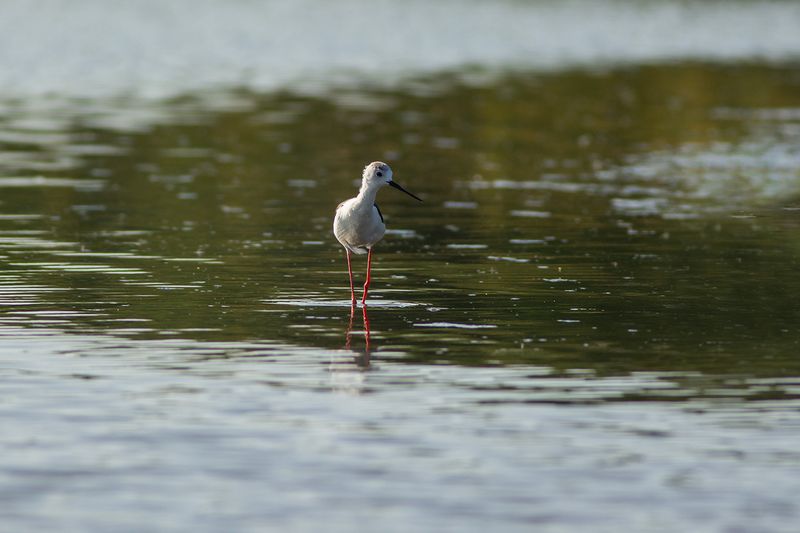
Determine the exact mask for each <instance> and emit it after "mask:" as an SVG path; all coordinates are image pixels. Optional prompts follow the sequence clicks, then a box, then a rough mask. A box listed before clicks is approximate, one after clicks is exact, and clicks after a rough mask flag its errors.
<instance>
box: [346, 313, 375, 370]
mask: <svg viewBox="0 0 800 533" xmlns="http://www.w3.org/2000/svg"><path fill="white" fill-rule="evenodd" d="M355 315H356V306H355V305H353V306H351V307H350V321H349V322H348V324H347V330H346V331H345V343H344V347H345V348H346V349H348V350H352V349H353V348H352V341H353V321H354V318H355ZM361 317H362V320H363V324H364V352H363V353H359V354H358V355H356V356H355V364H356V366H358V367H359V368H361V369H364V370H366V369H368V368H369V366H370V356H369V350H370V338H369V315H368V314H367V306H366V305H363V306H362V307H361Z"/></svg>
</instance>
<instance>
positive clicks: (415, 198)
mask: <svg viewBox="0 0 800 533" xmlns="http://www.w3.org/2000/svg"><path fill="white" fill-rule="evenodd" d="M389 185H391V186H392V187H394V188H395V189H397V190H398V191H403V192H404V193H406V194H407V195H409V196H410V197H411V198H413V199H414V200H417V201H420V202H421V201H422V198H417V197H416V196H414V195H413V194H411V193H410V192H408V191H407V190H405V189H404V188H402V187H401V186H400V184H399V183H397V182H396V181H390V182H389Z"/></svg>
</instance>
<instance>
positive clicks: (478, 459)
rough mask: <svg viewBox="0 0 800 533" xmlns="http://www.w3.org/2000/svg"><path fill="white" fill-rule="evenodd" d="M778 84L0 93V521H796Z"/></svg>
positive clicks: (791, 133)
mask: <svg viewBox="0 0 800 533" xmlns="http://www.w3.org/2000/svg"><path fill="white" fill-rule="evenodd" d="M799 72H800V71H798V69H797V66H796V65H794V64H775V65H771V66H765V65H763V64H752V65H739V66H726V65H722V64H713V63H712V64H709V63H681V64H674V65H662V66H639V67H628V68H617V69H603V70H597V71H587V70H576V71H567V72H559V73H551V74H542V73H529V72H525V71H517V72H513V73H508V74H506V75H502V76H499V77H488V76H483V75H482V72H481V71H480V70H477V69H476V70H475V71H474V72H472V71H464V72H453V73H451V74H448V73H441V74H437V75H431V76H427V77H418V78H414V79H411V80H408V81H406V82H403V83H402V84H400V85H397V86H396V87H394V88H392V89H387V88H385V87H369V86H366V87H363V88H361V89H357V90H356V89H346V90H345V89H342V90H338V91H336V90H334V91H332V92H331V93H330V94H328V95H326V96H324V97H323V96H308V95H302V94H298V93H293V92H291V91H285V92H271V93H260V94H259V93H253V92H250V91H246V90H239V91H237V90H225V91H215V92H207V93H202V94H194V95H190V96H184V97H177V98H173V99H171V100H166V101H165V100H159V101H146V100H140V99H125V98H118V99H95V100H88V99H87V100H81V99H74V100H65V99H59V98H55V97H53V98H48V97H41V98H36V99H30V100H13V101H7V102H5V103H4V104H3V106H2V109H0V189H2V194H1V195H0V265H1V267H2V271H0V302H2V307H1V308H0V328H2V335H3V337H2V339H0V377H1V378H0V387H1V388H2V391H3V392H2V395H0V420H1V421H2V424H3V427H5V428H9V429H8V430H7V431H4V432H3V436H2V437H0V446H2V448H3V449H4V450H5V451H4V453H3V456H2V459H0V519H2V522H1V523H2V524H4V525H5V526H7V528H8V529H9V530H13V531H23V530H45V529H47V530H53V529H58V530H65V531H69V530H118V531H141V530H142V524H146V527H145V528H144V529H148V530H158V531H185V530H186V528H187V527H189V528H192V529H196V530H200V531H221V530H236V531H264V530H265V529H266V528H270V527H272V528H280V529H281V530H287V529H297V530H311V529H315V530H316V529H320V528H330V529H333V530H342V531H345V530H353V529H358V528H367V529H374V530H381V531H409V530H431V531H432V530H437V531H450V530H451V531H465V530H478V529H481V530H484V529H486V528H487V527H496V528H500V529H503V530H525V531H530V530H531V529H532V528H533V529H536V530H541V531H574V530H576V529H584V530H592V531H620V530H628V531H668V530H669V531H678V530H683V531H689V530H691V531H793V530H795V528H796V524H797V523H798V520H800V508H799V507H798V505H797V498H796V494H797V490H798V489H799V488H800V482H798V474H800V454H798V452H797V446H796V444H797V442H798V441H797V439H798V437H800V416H798V411H797V409H798V407H799V406H800V403H798V399H800V358H799V357H798V353H800V346H799V343H800V329H799V328H798V321H799V320H800V306H798V301H800V277H798V275H797V267H798V259H800V218H798V216H800V170H798V169H800V148H799V147H800V74H799ZM375 159H381V160H385V161H387V162H389V163H390V164H391V165H392V167H393V169H394V171H395V178H396V179H397V180H398V181H399V182H400V183H402V184H403V185H404V186H406V187H407V188H409V189H410V190H412V191H414V192H415V193H416V194H418V195H420V196H421V197H422V198H423V199H424V203H423V204H418V203H416V202H413V201H411V200H410V199H408V198H407V197H405V196H404V195H401V194H397V193H396V191H392V190H391V189H388V190H384V191H382V192H381V194H380V195H379V202H380V205H381V208H382V211H383V213H384V216H385V217H386V221H387V226H388V228H389V232H388V234H387V236H386V238H385V239H384V241H383V242H382V243H380V245H379V246H378V247H376V254H375V262H374V265H373V285H372V289H371V293H370V295H371V296H370V297H371V300H370V302H369V305H368V309H367V310H366V311H364V310H362V309H360V308H359V309H358V310H356V313H355V317H354V318H353V321H352V328H351V326H350V309H349V304H348V297H349V289H348V285H347V273H346V265H345V262H344V256H343V252H342V250H341V249H340V247H339V246H338V244H337V243H336V242H335V240H334V239H333V237H332V234H331V223H332V218H333V211H334V209H335V207H336V205H337V204H338V203H339V202H340V201H341V200H343V199H346V198H348V197H350V196H352V195H353V194H354V193H355V191H356V188H357V179H358V178H359V175H360V171H361V168H362V167H363V166H364V165H365V164H366V163H368V162H369V161H371V160H375ZM359 259H360V258H359ZM364 266H365V262H363V261H359V262H357V263H356V269H357V278H358V279H359V280H362V281H363V274H364V273H363V269H364ZM364 314H366V318H367V320H368V323H369V333H368V338H367V333H366V332H365V316H364ZM11 428H13V430H12V429H11ZM586 528H589V529H586Z"/></svg>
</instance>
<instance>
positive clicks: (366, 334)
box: [361, 305, 369, 364]
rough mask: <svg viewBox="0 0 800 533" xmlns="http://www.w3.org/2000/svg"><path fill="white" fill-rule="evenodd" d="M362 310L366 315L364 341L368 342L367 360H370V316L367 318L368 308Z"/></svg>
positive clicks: (364, 307)
mask: <svg viewBox="0 0 800 533" xmlns="http://www.w3.org/2000/svg"><path fill="white" fill-rule="evenodd" d="M361 310H362V311H363V315H364V341H365V342H366V346H365V347H366V350H367V358H369V316H367V306H366V305H365V306H363V307H362V308H361ZM367 364H369V359H367Z"/></svg>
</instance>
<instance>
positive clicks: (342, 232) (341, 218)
mask: <svg viewBox="0 0 800 533" xmlns="http://www.w3.org/2000/svg"><path fill="white" fill-rule="evenodd" d="M386 185H389V186H390V187H394V188H395V189H399V190H401V191H403V192H404V193H406V194H407V195H409V196H411V197H412V198H414V199H415V200H419V201H420V202H421V201H422V200H421V199H419V198H417V197H416V196H414V195H413V194H411V193H410V192H408V191H407V190H405V189H404V188H402V187H401V186H400V185H398V184H397V182H396V181H392V169H391V168H389V165H387V164H386V163H381V162H380V161H374V162H372V163H370V164H369V165H367V166H366V167H364V173H363V174H362V180H361V189H360V190H359V191H358V196H356V197H355V198H350V199H349V200H345V201H344V202H342V203H340V204H339V207H337V208H336V218H334V219H333V234H334V235H335V236H336V240H338V241H339V242H340V243H341V244H342V246H344V248H345V253H346V254H347V273H348V274H349V276H350V297H351V301H352V305H354V306H355V305H356V293H355V289H354V288H353V267H352V266H351V263H350V256H351V254H368V255H367V280H366V281H365V282H364V295H363V296H362V298H361V305H364V304H365V303H366V301H367V291H368V290H369V283H370V281H371V278H370V271H371V270H372V247H373V245H374V244H375V243H376V242H378V241H379V240H381V239H382V238H383V234H384V233H386V225H385V224H384V223H383V215H382V214H381V210H380V209H378V204H376V203H375V196H376V195H377V194H378V190H380V189H381V188H382V187H384V186H386Z"/></svg>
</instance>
